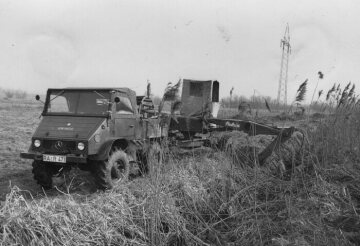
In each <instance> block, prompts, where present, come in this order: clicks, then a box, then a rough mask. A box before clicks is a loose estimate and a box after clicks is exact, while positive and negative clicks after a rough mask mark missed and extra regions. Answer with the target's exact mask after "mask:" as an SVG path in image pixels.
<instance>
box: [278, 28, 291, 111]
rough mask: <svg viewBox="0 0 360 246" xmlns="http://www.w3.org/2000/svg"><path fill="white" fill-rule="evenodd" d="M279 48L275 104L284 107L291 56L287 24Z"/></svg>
mask: <svg viewBox="0 0 360 246" xmlns="http://www.w3.org/2000/svg"><path fill="white" fill-rule="evenodd" d="M280 47H281V48H282V55H281V65H280V77H279V90H278V96H277V102H278V104H280V103H283V104H285V105H286V104H287V82H288V68H289V56H290V54H291V45H290V30H289V24H287V25H286V29H285V34H284V37H283V39H281V41H280Z"/></svg>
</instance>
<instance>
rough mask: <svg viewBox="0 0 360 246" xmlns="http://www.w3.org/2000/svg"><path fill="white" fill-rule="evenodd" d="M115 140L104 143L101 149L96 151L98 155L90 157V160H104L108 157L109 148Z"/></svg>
mask: <svg viewBox="0 0 360 246" xmlns="http://www.w3.org/2000/svg"><path fill="white" fill-rule="evenodd" d="M116 140H117V139H111V140H108V141H106V142H104V143H103V144H102V145H101V147H100V148H99V150H98V153H97V154H96V155H91V156H89V159H90V160H96V161H99V160H106V159H107V157H108V156H109V153H110V150H111V146H112V145H113V143H114V142H115V141H116Z"/></svg>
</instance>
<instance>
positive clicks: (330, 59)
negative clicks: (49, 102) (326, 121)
mask: <svg viewBox="0 0 360 246" xmlns="http://www.w3.org/2000/svg"><path fill="white" fill-rule="evenodd" d="M359 16H360V2H359V1H356V0H354V1H350V0H348V1H344V0H342V1H329V0H324V1H313V0H311V1H304V0H302V1H298V0H296V1H289V0H284V1H281V0H277V1H274V0H273V1H268V0H263V1H260V0H258V1H255V0H249V1H239V0H234V1H230V0H229V1H211V0H204V1H193V0H192V1H190V0H179V1H175V0H152V1H149V0H142V1H140V0H129V1H120V0H107V1H102V0H77V1H75V0H66V1H64V0H62V1H58V0H54V1H50V0H41V1H40V0H31V1H28V0H24V1H18V0H11V1H10V0H8V1H4V0H0V32H1V36H0V37H1V38H0V87H2V88H13V89H26V90H30V91H33V92H44V91H45V90H46V88H48V87H68V86H116V87H130V88H132V89H134V90H135V91H136V92H137V93H139V94H142V93H143V92H144V91H145V88H146V81H147V80H148V79H149V80H150V82H151V83H152V88H153V92H154V93H155V94H158V95H161V94H162V92H163V90H164V88H165V86H166V84H167V83H168V82H169V81H172V82H176V81H177V80H178V79H179V78H180V77H181V78H190V79H214V80H215V79H217V80H219V81H220V83H221V84H220V91H221V95H222V96H227V95H228V94H229V90H230V89H231V87H232V86H234V88H235V91H234V93H235V94H242V95H247V96H250V95H252V94H253V93H254V90H256V93H257V94H260V95H267V96H272V97H276V95H277V89H278V79H279V71H280V57H281V50H280V39H281V38H282V36H283V35H284V31H285V27H286V23H289V25H290V36H291V45H292V54H291V56H290V63H289V89H288V91H289V92H288V93H289V99H288V101H291V100H292V97H294V93H295V91H296V89H297V87H298V86H299V84H300V83H301V82H303V81H304V80H305V79H306V78H309V83H310V88H309V90H310V91H312V89H313V88H314V85H315V84H316V82H317V72H318V71H319V70H320V71H322V72H323V73H324V79H323V80H322V81H320V84H319V89H329V88H330V87H331V85H332V84H333V83H334V82H342V83H343V84H345V83H347V82H349V81H352V82H355V83H356V84H357V85H358V86H359V87H360V83H359V82H358V81H359V78H360V69H359V67H360V46H359V45H360V28H359V27H358V25H359V24H360V17H359ZM309 97H311V96H310V94H308V98H309Z"/></svg>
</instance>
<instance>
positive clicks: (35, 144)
mask: <svg viewBox="0 0 360 246" xmlns="http://www.w3.org/2000/svg"><path fill="white" fill-rule="evenodd" d="M40 145H41V142H40V140H39V139H36V140H35V141H34V146H35V147H36V148H39V147H40Z"/></svg>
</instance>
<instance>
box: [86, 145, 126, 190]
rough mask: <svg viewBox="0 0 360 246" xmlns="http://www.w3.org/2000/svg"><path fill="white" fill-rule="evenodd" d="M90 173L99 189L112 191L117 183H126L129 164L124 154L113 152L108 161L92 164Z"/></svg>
mask: <svg viewBox="0 0 360 246" xmlns="http://www.w3.org/2000/svg"><path fill="white" fill-rule="evenodd" d="M92 165H93V167H92V173H93V176H94V178H95V182H96V185H97V186H98V188H99V189H102V190H108V189H112V188H113V187H114V186H115V185H116V184H117V183H123V182H126V181H127V179H128V177H129V172H130V163H129V159H128V157H127V155H126V153H125V152H124V151H122V150H115V151H113V152H112V153H111V154H110V157H109V159H108V161H97V162H94V163H93V164H92Z"/></svg>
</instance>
